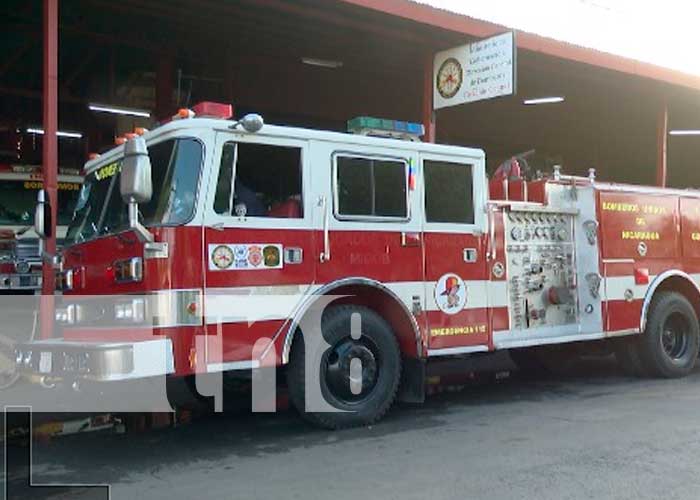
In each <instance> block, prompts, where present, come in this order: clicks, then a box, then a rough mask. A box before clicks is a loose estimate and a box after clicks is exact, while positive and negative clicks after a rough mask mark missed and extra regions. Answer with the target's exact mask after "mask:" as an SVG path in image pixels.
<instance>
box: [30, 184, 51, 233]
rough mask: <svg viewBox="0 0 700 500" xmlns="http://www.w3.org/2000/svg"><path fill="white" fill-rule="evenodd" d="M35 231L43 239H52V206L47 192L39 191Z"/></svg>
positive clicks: (35, 212)
mask: <svg viewBox="0 0 700 500" xmlns="http://www.w3.org/2000/svg"><path fill="white" fill-rule="evenodd" d="M34 231H36V234H38V235H39V236H40V237H42V238H50V237H51V204H50V203H49V202H48V200H47V199H46V191H44V190H43V189H40V190H39V194H38V195H37V203H36V208H35V209H34Z"/></svg>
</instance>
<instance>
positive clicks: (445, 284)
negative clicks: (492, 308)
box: [421, 153, 491, 356]
mask: <svg viewBox="0 0 700 500" xmlns="http://www.w3.org/2000/svg"><path fill="white" fill-rule="evenodd" d="M421 170H422V174H423V185H424V186H423V201H424V211H423V212H424V217H425V221H424V225H423V232H424V241H425V273H426V282H425V287H426V290H425V295H426V301H427V315H428V336H429V338H428V347H429V349H428V354H429V355H430V356H439V355H450V354H459V353H468V352H479V351H486V350H488V349H489V345H490V338H491V337H490V326H489V315H488V300H487V297H488V291H489V282H488V280H489V273H488V271H487V262H486V248H485V242H486V238H485V237H484V228H485V225H486V220H485V212H484V210H483V207H484V204H485V202H486V200H485V179H484V173H483V172H484V169H483V157H481V158H479V157H474V158H470V157H461V156H459V157H458V156H451V155H450V156H448V155H438V154H426V153H423V154H421Z"/></svg>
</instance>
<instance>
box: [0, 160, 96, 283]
mask: <svg viewBox="0 0 700 500" xmlns="http://www.w3.org/2000/svg"><path fill="white" fill-rule="evenodd" d="M79 174H80V172H79V170H77V169H61V170H60V172H59V176H58V189H59V198H58V221H57V223H58V224H57V236H58V237H59V241H60V240H62V239H63V236H64V235H65V233H66V229H67V226H68V222H70V219H71V215H72V213H73V212H72V210H73V205H74V204H75V201H76V199H77V198H78V192H79V191H80V186H81V184H82V182H83V179H82V177H81V176H80V175H79ZM42 187H43V184H42V176H41V167H40V166H36V165H16V164H14V165H10V164H0V292H2V293H9V294H19V293H25V292H29V293H34V291H36V290H38V289H39V288H41V254H40V245H39V238H38V237H37V235H36V234H35V233H34V231H33V230H32V225H33V224H34V205H35V204H36V199H37V192H38V191H39V190H40V189H42Z"/></svg>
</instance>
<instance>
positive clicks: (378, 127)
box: [348, 116, 425, 141]
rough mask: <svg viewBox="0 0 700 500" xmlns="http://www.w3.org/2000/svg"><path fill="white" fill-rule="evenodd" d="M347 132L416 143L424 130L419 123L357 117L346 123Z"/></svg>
mask: <svg viewBox="0 0 700 500" xmlns="http://www.w3.org/2000/svg"><path fill="white" fill-rule="evenodd" d="M348 132H350V133H353V134H361V135H372V136H379V137H392V138H396V139H408V140H414V141H418V140H419V139H418V138H419V137H421V136H422V135H424V134H425V128H424V127H423V125H422V124H421V123H412V122H406V121H402V120H388V119H385V118H372V117H370V116H358V117H357V118H353V119H352V120H349V121H348Z"/></svg>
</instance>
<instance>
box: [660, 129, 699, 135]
mask: <svg viewBox="0 0 700 500" xmlns="http://www.w3.org/2000/svg"><path fill="white" fill-rule="evenodd" d="M668 135H700V129H699V130H671V131H670V132H669V133H668Z"/></svg>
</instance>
